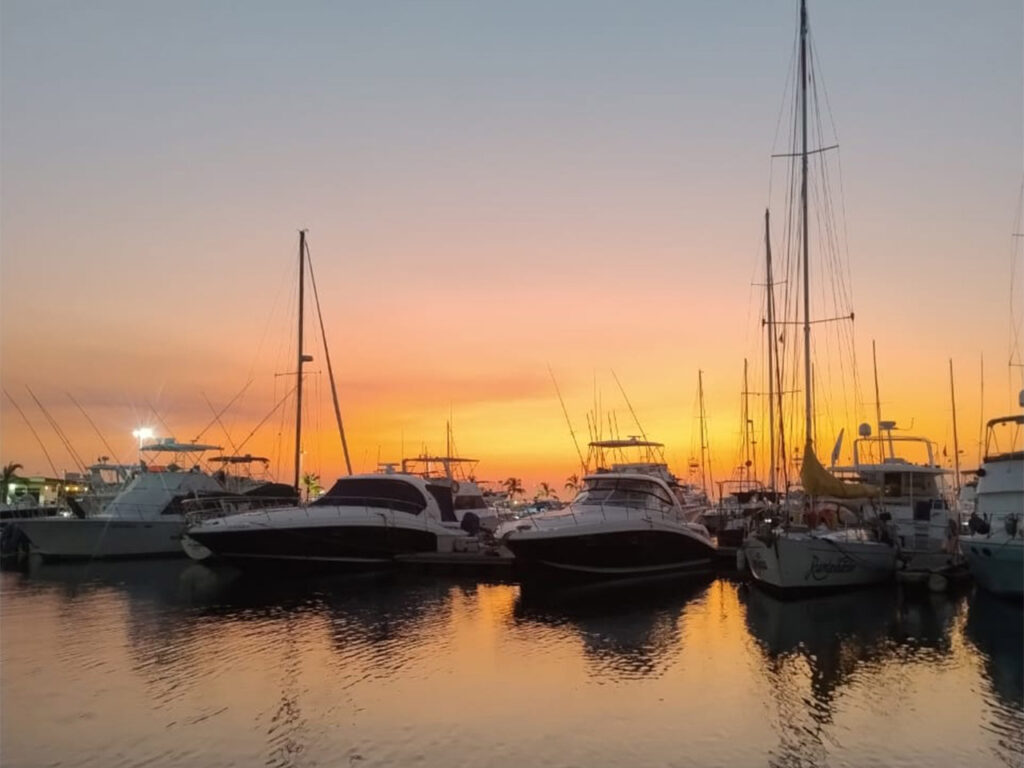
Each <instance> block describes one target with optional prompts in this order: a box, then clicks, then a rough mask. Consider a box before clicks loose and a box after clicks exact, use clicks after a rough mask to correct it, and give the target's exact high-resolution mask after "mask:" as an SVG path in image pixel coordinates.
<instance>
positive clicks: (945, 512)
mask: <svg viewBox="0 0 1024 768" xmlns="http://www.w3.org/2000/svg"><path fill="white" fill-rule="evenodd" d="M879 430H880V433H879V434H878V435H875V436H872V435H871V426H870V425H869V424H861V426H860V430H859V432H860V437H858V438H857V439H856V440H854V443H853V464H851V465H848V466H837V467H833V468H831V471H832V472H833V473H835V474H837V475H841V476H849V477H851V478H853V479H856V480H858V481H859V482H862V483H868V484H871V485H872V486H874V487H876V488H879V489H880V490H881V504H882V507H883V509H884V511H885V512H886V513H887V514H888V515H889V517H891V520H892V525H893V527H894V529H895V531H894V533H895V536H896V538H897V542H898V544H899V549H900V555H899V560H900V574H899V575H900V577H901V579H902V580H904V581H914V580H922V579H923V580H927V579H928V577H929V576H930V575H931V574H938V575H944V574H945V575H951V574H952V573H953V571H954V570H955V569H957V568H960V569H961V570H962V568H963V565H962V561H961V557H960V551H959V547H958V544H957V541H958V538H959V534H960V530H959V521H958V518H957V512H956V510H955V509H953V508H952V507H951V505H950V503H949V500H948V494H947V490H946V487H945V483H944V477H945V475H946V474H947V470H945V469H943V468H942V467H940V466H939V465H938V463H937V462H936V459H935V447H934V445H933V444H932V442H931V441H930V440H928V439H927V438H925V437H920V436H917V435H895V434H893V432H894V431H895V430H896V424H895V422H892V421H882V422H879ZM915 454H916V456H915ZM915 458H916V459H917V460H915Z"/></svg>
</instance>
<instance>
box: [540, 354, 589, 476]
mask: <svg viewBox="0 0 1024 768" xmlns="http://www.w3.org/2000/svg"><path fill="white" fill-rule="evenodd" d="M548 374H550V376H551V383H552V384H554V385H555V394H556V395H558V402H559V403H560V404H561V406H562V414H563V415H564V416H565V423H566V424H567V425H568V426H569V434H570V435H571V436H572V444H573V446H574V447H575V448H576V456H577V457H578V458H579V460H580V467H581V468H582V469H583V474H584V475H586V474H587V462H586V461H585V460H584V458H583V452H582V451H581V450H580V444H579V442H577V440H576V432H575V430H573V428H572V421H571V420H570V419H569V411H567V410H566V408H565V400H563V399H562V392H561V390H559V388H558V382H557V381H556V380H555V372H554V371H552V370H551V365H550V364H548ZM587 428H588V429H589V428H590V417H589V416H588V417H587Z"/></svg>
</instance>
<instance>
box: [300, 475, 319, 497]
mask: <svg viewBox="0 0 1024 768" xmlns="http://www.w3.org/2000/svg"><path fill="white" fill-rule="evenodd" d="M301 482H302V487H303V488H305V489H306V501H309V500H310V499H315V498H316V497H317V496H319V495H320V494H321V493H323V492H324V489H323V486H321V485H320V475H314V474H313V473H312V472H307V473H306V474H304V475H303V476H302V481H301Z"/></svg>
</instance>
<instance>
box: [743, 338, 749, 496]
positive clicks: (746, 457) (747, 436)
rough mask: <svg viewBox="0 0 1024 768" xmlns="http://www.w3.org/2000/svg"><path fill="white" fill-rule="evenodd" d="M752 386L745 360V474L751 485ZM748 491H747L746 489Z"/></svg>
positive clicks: (744, 359) (745, 360)
mask: <svg viewBox="0 0 1024 768" xmlns="http://www.w3.org/2000/svg"><path fill="white" fill-rule="evenodd" d="M749 394H750V386H749V384H748V380H747V358H745V357H744V358H743V472H744V477H745V479H746V481H747V483H748V484H749V483H750V467H751V461H750V424H751V421H750V404H749V400H748V395H749ZM744 490H746V489H744Z"/></svg>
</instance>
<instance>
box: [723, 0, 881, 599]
mask: <svg viewBox="0 0 1024 768" xmlns="http://www.w3.org/2000/svg"><path fill="white" fill-rule="evenodd" d="M808 48H809V46H808V26H807V6H806V1H805V0H801V2H800V49H799V56H800V60H799V81H800V82H799V85H800V90H799V95H800V110H799V117H800V127H801V145H800V152H799V153H798V154H797V155H796V156H797V157H799V158H800V170H801V173H800V225H801V235H802V237H801V246H802V254H801V267H802V275H803V277H802V281H803V282H802V288H803V323H802V325H803V373H804V377H803V379H804V381H803V388H804V434H805V444H804V452H803V459H802V462H801V467H800V479H801V482H802V484H803V490H804V494H805V497H806V501H805V505H804V506H805V511H806V512H808V513H811V515H812V516H814V517H816V516H817V515H816V504H820V502H822V501H828V502H830V506H832V505H834V506H836V507H839V508H840V509H841V510H842V511H844V512H846V513H847V514H850V513H852V516H853V517H854V518H855V519H857V520H861V521H862V520H864V518H865V517H866V516H867V515H868V513H870V512H874V510H875V503H876V501H877V500H878V498H879V496H880V491H879V489H877V488H875V487H873V486H870V485H866V484H861V483H845V482H843V481H842V480H840V479H838V478H836V477H834V476H833V475H831V474H830V473H829V472H828V471H827V470H826V469H825V468H824V467H823V466H822V464H821V462H820V461H819V460H818V458H817V455H816V454H815V450H814V437H813V436H814V412H813V401H812V393H813V389H812V381H811V322H812V321H811V318H810V286H809V283H808V277H809V273H810V269H809V255H810V254H809V250H810V249H809V237H808V221H809V220H808V212H807V198H808V194H807V182H808V156H809V155H810V154H812V153H813V152H812V151H809V150H808V146H807V129H808V115H807V89H808V79H809V78H808V66H807V65H808V53H809V51H808ZM816 151H819V150H814V152H816ZM769 290H771V287H770V286H769ZM772 375H773V374H771V373H770V374H769V378H771V377H772ZM808 517H811V516H808ZM808 517H805V519H804V520H803V521H802V522H801V523H799V524H798V523H795V522H791V521H789V520H783V521H782V522H781V523H780V524H778V525H774V526H771V527H769V528H768V529H767V530H761V531H758V532H757V533H756V534H754V535H751V536H748V538H747V539H746V541H745V542H744V545H743V549H744V555H745V559H746V561H747V563H748V564H749V566H750V572H751V574H752V575H753V577H754V580H755V582H756V583H757V584H759V585H762V586H765V587H768V588H770V589H773V590H777V591H780V592H782V593H784V594H794V593H797V592H811V593H813V592H821V591H823V590H825V589H835V588H841V587H854V586H863V585H868V584H875V583H879V582H882V581H886V580H888V579H890V578H892V576H893V574H894V573H895V570H896V557H897V547H896V544H895V541H894V539H893V537H892V535H891V532H890V531H889V530H888V528H887V526H886V525H885V524H884V523H883V522H881V521H878V520H876V522H877V523H878V524H877V525H875V526H866V525H854V526H849V527H843V528H839V529H836V528H834V527H829V526H827V525H825V524H818V521H817V520H814V519H808Z"/></svg>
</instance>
